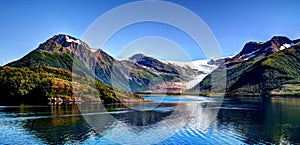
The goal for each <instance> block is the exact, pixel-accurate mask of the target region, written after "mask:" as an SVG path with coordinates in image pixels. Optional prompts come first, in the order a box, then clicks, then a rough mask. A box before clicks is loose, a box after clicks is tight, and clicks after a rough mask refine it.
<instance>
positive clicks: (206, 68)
mask: <svg viewBox="0 0 300 145" xmlns="http://www.w3.org/2000/svg"><path fill="white" fill-rule="evenodd" d="M227 59H229V58H228V57H224V58H215V59H207V60H194V61H187V62H179V61H167V62H165V63H169V64H172V65H174V66H177V67H181V68H187V70H190V69H193V70H197V71H198V75H197V76H196V77H193V79H192V80H190V81H187V82H186V83H185V86H186V88H187V89H191V88H192V87H194V86H195V85H197V84H198V83H199V82H201V81H202V80H203V78H204V77H206V76H207V75H209V74H210V73H211V72H212V71H213V70H214V69H216V68H218V66H219V65H221V64H222V63H223V62H224V61H225V60H227ZM186 74H188V73H186Z"/></svg>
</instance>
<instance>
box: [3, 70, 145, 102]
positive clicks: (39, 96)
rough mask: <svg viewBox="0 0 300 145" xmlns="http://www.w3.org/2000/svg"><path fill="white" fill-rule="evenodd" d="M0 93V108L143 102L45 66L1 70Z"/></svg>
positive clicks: (64, 71) (133, 96)
mask: <svg viewBox="0 0 300 145" xmlns="http://www.w3.org/2000/svg"><path fill="white" fill-rule="evenodd" d="M74 78H76V81H74ZM0 91H1V94H2V96H1V97H0V104H1V105H4V104H14V105H16V104H20V103H27V104H45V103H47V102H49V101H54V100H55V101H54V102H53V103H62V102H66V103H67V102H69V101H71V102H73V101H75V102H82V101H104V103H113V102H121V101H126V100H127V101H129V100H135V101H144V100H143V99H142V98H141V97H139V96H137V95H135V94H131V93H128V92H124V91H120V90H116V89H113V88H112V87H110V86H108V85H105V84H103V83H102V82H99V81H95V80H92V79H87V78H86V77H82V76H78V75H74V74H72V73H71V72H70V71H67V70H64V69H60V68H53V67H45V66H35V67H22V68H12V67H7V66H6V67H0Z"/></svg>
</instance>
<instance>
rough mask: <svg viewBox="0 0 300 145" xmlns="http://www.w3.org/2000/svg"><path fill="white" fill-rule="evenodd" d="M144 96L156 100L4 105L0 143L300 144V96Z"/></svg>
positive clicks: (2, 108) (0, 113)
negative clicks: (115, 102)
mask: <svg viewBox="0 0 300 145" xmlns="http://www.w3.org/2000/svg"><path fill="white" fill-rule="evenodd" d="M144 97H145V98H147V99H152V100H154V102H146V103H129V104H110V105H103V104H101V103H100V104H99V103H94V104H88V103H87V104H78V105H59V106H36V105H34V106H29V105H20V106H0V144H69V143H70V144H77V143H80V144H95V143H98V144H116V143H120V144H195V143H196V144H270V143H272V144H298V143H300V137H299V134H300V118H299V117H298V116H299V114H300V98H293V97H286V98H282V97H272V98H265V97H258V98H252V97H249V98H230V99H228V98H225V99H224V100H223V99H219V98H206V97H186V96H182V97H180V96H176V97H174V96H144ZM221 103H222V106H220V104H221ZM218 109H220V111H219V112H218ZM216 113H218V114H216ZM216 115H217V116H216Z"/></svg>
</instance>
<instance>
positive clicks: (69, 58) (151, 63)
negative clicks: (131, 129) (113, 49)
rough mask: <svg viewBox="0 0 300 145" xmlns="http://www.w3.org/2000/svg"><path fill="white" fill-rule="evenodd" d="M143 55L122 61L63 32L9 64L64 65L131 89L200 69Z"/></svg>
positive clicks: (173, 79) (183, 76) (188, 75)
mask: <svg viewBox="0 0 300 145" xmlns="http://www.w3.org/2000/svg"><path fill="white" fill-rule="evenodd" d="M135 57H138V55H134V56H132V59H133V58H135ZM142 57H143V60H140V61H137V62H135V61H133V60H122V61H119V60H116V59H114V58H113V57H112V56H110V55H108V54H107V53H105V52H104V51H102V50H100V49H99V50H97V51H95V50H94V49H92V48H90V47H89V46H88V45H87V44H86V43H84V42H83V41H81V40H79V39H77V38H74V37H72V36H69V35H64V34H59V35H55V36H53V37H52V38H50V39H49V40H47V41H46V42H44V43H42V44H40V45H39V46H38V48H37V49H35V50H33V51H32V52H30V53H29V54H27V55H26V56H24V57H23V58H21V59H20V60H17V61H14V62H11V63H9V64H7V65H6V66H10V67H17V68H21V67H32V66H48V67H53V68H61V69H64V70H68V71H71V72H74V73H75V74H79V75H81V76H89V78H95V79H96V80H98V81H100V82H103V83H105V84H107V85H109V86H113V87H116V88H118V89H121V90H125V91H128V92H141V91H147V90H152V89H153V87H154V86H155V85H157V84H158V85H159V84H164V83H165V82H178V81H182V82H184V81H188V80H190V79H192V78H193V77H194V76H196V75H197V73H198V72H197V71H196V70H192V69H188V68H181V67H174V66H172V65H171V64H164V63H162V62H160V61H158V60H157V59H154V58H151V57H147V56H142ZM183 72H185V74H183ZM94 74H95V75H94Z"/></svg>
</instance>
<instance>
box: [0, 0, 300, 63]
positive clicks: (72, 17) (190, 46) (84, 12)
mask: <svg viewBox="0 0 300 145" xmlns="http://www.w3.org/2000/svg"><path fill="white" fill-rule="evenodd" d="M128 2H132V1H129V0H122V1H111V0H101V1H99V0H95V1H92V0H90V1H83V0H82V1H76V0H72V1H67V0H62V1H48V0H42V1H39V0H28V1H21V0H1V1H0V20H1V21H0V27H1V29H0V31H1V32H0V43H1V47H0V56H1V57H0V65H4V64H6V63H8V62H11V61H13V60H17V59H19V58H21V57H22V56H24V55H25V54H27V53H29V52H30V51H32V50H34V49H36V48H37V46H38V45H39V44H40V43H42V42H44V41H46V40H47V39H48V38H50V37H52V36H53V35H55V34H59V33H64V34H69V35H72V36H74V37H77V38H81V37H82V36H83V34H84V32H85V31H86V30H87V28H88V27H89V26H90V25H91V24H92V23H93V22H94V21H95V20H96V19H97V18H98V17H100V16H101V15H103V14H104V13H105V12H107V11H109V10H111V9H113V8H115V7H118V6H120V5H122V4H126V3H128ZM169 2H173V3H176V4H179V5H181V6H183V7H185V8H187V9H189V10H191V11H192V12H194V13H195V14H196V15H198V16H199V17H200V18H202V19H203V20H204V21H205V23H206V24H207V25H208V26H209V28H210V29H211V30H212V32H213V33H214V34H215V36H216V38H217V40H218V42H219V44H220V46H221V48H222V51H223V55H224V56H228V55H234V54H237V53H238V52H239V51H240V50H241V49H242V47H243V45H244V44H245V43H246V42H247V41H250V40H254V41H266V40H269V39H270V38H271V37H272V36H274V35H284V36H288V37H289V38H291V39H299V38H300V32H299V26H300V19H299V15H300V9H299V6H300V1H297V0H294V1H293V0H290V1H284V0H272V1H264V0H252V1H241V0H228V1H219V0H211V1H204V0H203V1H202V0H189V1H186V0H180V1H179V0H178V1H177V0H176V1H175V0H172V1H169ZM148 36H157V37H163V38H167V39H169V40H172V41H173V42H176V43H178V44H179V45H180V46H181V47H183V48H184V50H185V51H186V52H187V53H188V54H189V56H190V58H191V59H203V58H205V55H204V54H203V53H202V52H198V51H197V50H199V48H196V47H197V45H196V44H195V43H194V42H193V40H192V39H191V38H190V37H189V36H188V35H186V34H185V33H183V32H182V31H180V30H178V29H176V28H174V27H172V26H169V25H166V24H162V23H156V22H145V23H138V24H135V25H130V26H128V27H126V28H124V29H122V30H120V31H119V32H117V33H116V34H115V35H113V36H112V37H111V39H110V40H109V41H108V42H107V44H106V45H105V47H104V48H103V49H104V50H105V51H107V52H108V53H109V54H111V55H113V56H115V57H118V56H119V55H120V50H121V49H122V48H124V47H126V45H129V44H130V43H131V42H133V41H135V40H137V39H139V38H143V37H148ZM174 59H175V58H174Z"/></svg>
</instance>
